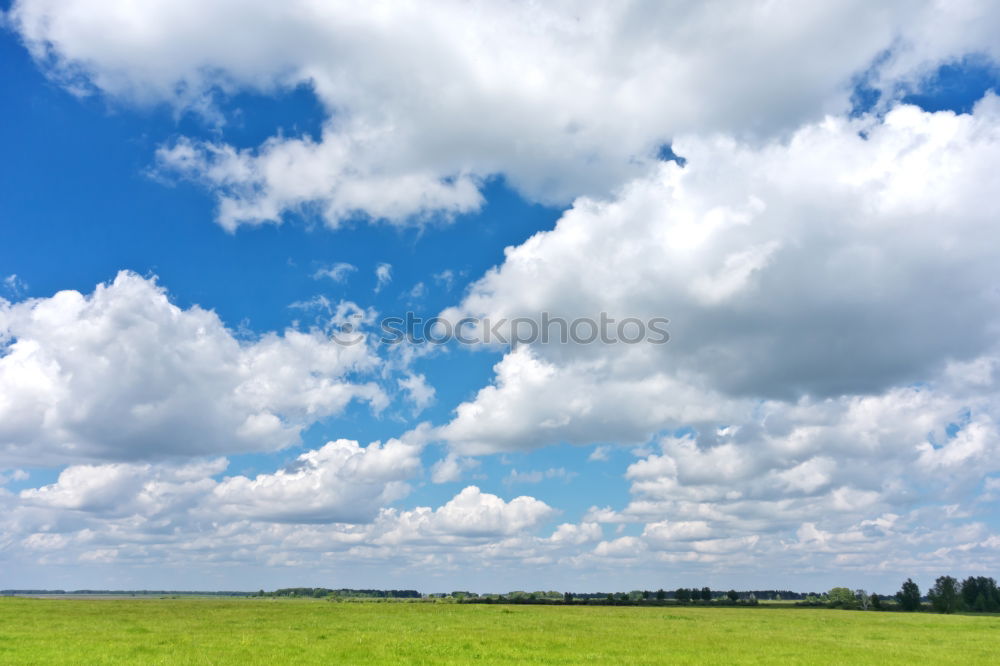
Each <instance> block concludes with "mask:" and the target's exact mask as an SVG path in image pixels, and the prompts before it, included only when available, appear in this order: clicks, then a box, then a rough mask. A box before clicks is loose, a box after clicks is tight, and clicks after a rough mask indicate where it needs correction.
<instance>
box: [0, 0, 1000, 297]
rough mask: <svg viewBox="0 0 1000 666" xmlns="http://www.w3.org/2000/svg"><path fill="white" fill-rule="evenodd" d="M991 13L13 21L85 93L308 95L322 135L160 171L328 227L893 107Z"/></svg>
mask: <svg viewBox="0 0 1000 666" xmlns="http://www.w3.org/2000/svg"><path fill="white" fill-rule="evenodd" d="M996 11H997V10H996V6H995V5H994V4H992V3H986V2H968V3H963V4H962V5H961V7H952V6H949V7H947V8H945V7H943V6H941V5H940V4H939V3H935V2H931V1H927V2H918V3H912V2H909V3H890V4H888V5H880V6H878V7H873V6H871V5H870V3H863V2H828V3H827V2H822V3H817V2H813V3H808V4H802V3H771V2H753V3H742V4H740V5H739V6H738V7H733V6H732V5H731V4H728V3H691V4H689V5H686V6H685V5H676V4H671V5H669V6H668V5H663V6H651V5H649V4H644V3H638V2H636V3H593V4H592V5H590V6H588V7H587V8H586V9H585V10H584V11H581V10H580V9H579V8H578V7H575V6H569V5H562V4H555V5H553V4H545V5H538V4H530V3H524V4H514V5H510V4H505V5H502V6H500V5H495V4H492V3H485V2H482V3H480V2H476V3H459V2H454V3H451V2H450V3H447V4H445V5H440V4H439V5H436V6H435V8H434V9H428V8H427V7H424V6H418V5H412V4H406V3H403V4H400V3H391V4H381V3H376V4H374V5H365V6H359V5H354V4H350V3H332V4H331V3H322V4H317V3H312V2H306V1H305V0H301V1H296V2H292V3H282V4H281V5H280V6H279V5H275V4H273V3H269V2H264V1H263V0H261V1H255V2H231V1H226V2H213V3H207V4H206V3H202V2H194V1H191V0H185V1H177V0H173V1H170V2H167V1H165V0H164V1H157V2H147V3H143V5H142V6H141V7H140V8H136V7H132V6H131V5H128V4H127V3H120V2H103V3H99V4H97V5H95V4H93V3H89V2H85V1H84V0H74V1H72V2H66V1H65V0H62V1H59V2H56V1H54V0H19V1H18V2H16V3H15V5H14V7H13V9H12V10H11V13H10V18H11V20H12V22H13V25H14V26H15V27H16V29H17V30H18V31H19V32H20V34H21V36H22V37H23V39H24V41H25V43H26V44H27V46H28V48H29V49H30V50H31V52H32V54H33V55H34V56H35V58H36V59H37V60H38V62H39V63H42V64H43V65H44V66H45V67H46V68H47V69H48V71H49V72H50V73H51V74H52V75H53V76H54V77H56V78H58V79H59V80H61V81H63V82H64V83H66V85H68V86H69V87H70V88H71V89H72V90H74V91H76V92H79V93H86V92H88V91H91V90H94V89H97V90H100V91H103V92H105V93H107V94H109V95H111V96H113V97H115V98H118V99H122V100H126V101H128V102H135V103H138V104H152V103H157V102H162V101H166V102H168V103H171V104H174V105H177V106H178V107H181V108H193V109H196V110H199V111H201V112H203V113H204V114H206V115H208V116H210V117H216V118H218V116H219V112H218V111H217V107H216V105H215V104H214V103H213V99H214V97H215V96H218V95H228V94H231V93H234V92H237V91H242V90H252V91H257V92H261V93H264V94H274V93H276V92H278V91H281V90H287V89H289V88H290V87H293V86H296V85H300V84H308V85H310V86H311V87H312V89H313V91H314V92H315V94H316V95H317V97H318V99H319V100H320V102H321V103H322V105H323V107H324V109H325V110H326V113H327V114H328V117H327V119H326V122H325V124H324V127H323V130H322V135H321V136H320V137H319V138H317V139H314V138H311V137H308V136H299V137H295V136H292V137H286V136H281V135H279V136H276V137H273V138H271V139H269V140H267V141H266V142H264V143H263V144H262V145H261V146H259V147H257V148H256V149H252V150H240V149H237V148H235V147H233V146H230V145H227V144H225V143H213V142H208V143H202V142H195V141H192V140H190V139H185V138H182V139H180V140H179V141H177V142H176V143H174V144H172V145H169V146H164V147H163V148H162V149H161V150H160V152H159V160H160V163H161V165H162V166H163V167H164V168H165V169H168V170H173V171H176V172H177V173H180V174H182V175H185V176H188V177H191V178H194V179H197V180H199V181H201V182H203V183H204V184H205V185H206V186H208V187H209V188H211V189H212V190H213V191H215V192H216V193H217V195H218V198H219V221H220V223H222V224H223V225H224V226H225V227H226V228H228V229H234V228H236V227H237V226H238V225H240V224H260V223H263V222H268V221H280V219H281V218H282V215H283V214H284V213H285V212H286V211H289V210H292V211H310V212H312V211H315V212H316V213H318V214H319V215H320V216H321V217H323V218H324V219H325V220H326V221H327V222H328V223H329V224H330V225H337V224H339V223H340V222H341V221H343V220H344V219H346V218H350V217H353V216H356V215H363V216H369V217H374V218H381V219H386V220H389V221H392V222H397V223H406V222H409V221H412V220H413V219H414V218H417V219H421V218H423V217H425V216H427V215H429V214H436V213H444V214H452V213H460V212H467V211H471V210H475V209H477V208H478V207H479V206H480V205H481V204H482V197H481V196H480V194H479V187H480V185H481V183H482V181H483V180H484V179H485V178H487V177H489V176H491V175H493V174H503V175H504V177H505V178H506V180H507V182H509V183H511V184H512V185H513V186H514V187H516V188H518V189H519V190H520V191H521V192H522V193H524V194H525V195H526V196H528V197H530V198H532V199H536V200H540V201H547V202H565V201H569V200H570V199H572V198H573V197H575V196H578V195H581V194H603V193H605V192H607V191H608V189H609V188H612V187H614V186H615V185H618V184H620V183H622V182H625V181H626V180H628V179H630V178H632V177H635V176H636V175H639V174H641V173H643V172H644V171H645V169H646V167H647V165H648V164H649V163H651V162H652V161H653V160H655V157H656V154H657V151H658V149H659V147H660V146H661V145H662V144H663V143H664V142H668V141H670V140H671V139H672V138H673V137H674V136H675V135H677V134H680V133H684V132H691V131H706V132H712V131H718V130H721V131H727V132H735V133H738V134H756V135H769V134H773V133H781V132H784V131H787V130H788V129H790V128H792V127H795V126H797V125H798V124H800V123H802V122H804V121H810V120H813V119H815V118H817V117H818V116H820V115H821V114H823V113H829V112H842V111H845V110H846V109H847V108H848V107H849V104H850V101H849V100H850V94H851V90H852V87H853V83H854V82H855V80H857V79H859V78H865V80H866V81H867V82H868V84H869V85H871V86H873V87H875V88H878V89H881V90H882V91H884V92H885V93H887V97H890V98H891V97H892V96H894V95H896V94H897V93H898V92H899V91H900V90H905V89H907V88H908V87H913V86H915V85H919V83H920V81H921V78H922V77H923V76H924V75H926V74H927V72H928V71H930V70H931V69H933V67H935V66H936V65H938V64H940V63H942V62H949V61H953V60H956V59H958V58H961V57H962V56H965V55H967V54H980V55H985V56H987V57H992V56H995V55H996V52H997V47H996V40H995V39H994V33H995V26H996V25H997V14H996ZM789 54H794V57H790V56H789ZM775 72H780V74H781V75H780V76H775ZM219 120H221V118H219ZM714 288H721V287H720V286H719V285H716V287H714Z"/></svg>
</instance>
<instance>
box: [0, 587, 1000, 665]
mask: <svg viewBox="0 0 1000 666" xmlns="http://www.w3.org/2000/svg"><path fill="white" fill-rule="evenodd" d="M469 662H473V663H475V662H481V663H500V662H527V663H552V664H579V663H632V664H642V663H674V664H676V663H681V664H686V663H710V664H762V663H782V664H846V663H870V664H904V663H905V664H913V663H923V664H996V663H1000V617H997V616H984V615H976V616H972V615H936V614H930V613H878V612H853V611H839V610H827V609H812V608H795V607H793V606H789V605H786V604H782V605H779V606H772V607H769V606H766V605H761V606H760V607H756V608H711V607H669V606H668V607H613V606H592V607H586V606H568V607H562V606H505V605H468V604H453V603H404V602H395V603H375V602H367V603H365V602H359V603H334V602H328V601H313V600H276V599H183V598H181V599H136V600H132V599H24V598H0V663H2V664H34V663H46V664H49V663H52V664H60V663H62V664H70V663H71V664H133V663H140V664H282V663H294V664H312V663H315V664H320V663H322V664H330V663H350V664H369V663H418V664H421V663H427V664H430V663H435V664H436V663H454V664H460V663H462V664H464V663H469Z"/></svg>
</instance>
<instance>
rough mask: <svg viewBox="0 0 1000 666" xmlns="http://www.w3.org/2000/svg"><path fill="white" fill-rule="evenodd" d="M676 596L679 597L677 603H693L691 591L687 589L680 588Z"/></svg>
mask: <svg viewBox="0 0 1000 666" xmlns="http://www.w3.org/2000/svg"><path fill="white" fill-rule="evenodd" d="M674 596H675V597H677V601H691V590H689V589H687V588H686V587H679V588H677V592H675V593H674Z"/></svg>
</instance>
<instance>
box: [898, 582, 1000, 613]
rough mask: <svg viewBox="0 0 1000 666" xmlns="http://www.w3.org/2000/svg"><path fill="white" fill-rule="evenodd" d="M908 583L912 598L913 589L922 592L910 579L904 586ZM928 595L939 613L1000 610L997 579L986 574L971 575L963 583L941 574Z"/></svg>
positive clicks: (999, 592) (917, 592) (932, 605)
mask: <svg viewBox="0 0 1000 666" xmlns="http://www.w3.org/2000/svg"><path fill="white" fill-rule="evenodd" d="M907 583H909V584H910V588H911V592H910V598H912V596H913V594H914V591H913V590H915V593H916V594H919V593H920V588H918V587H917V584H916V583H914V582H913V581H912V580H909V579H907V581H906V583H904V584H903V587H904V588H905V587H906V586H907ZM927 597H928V599H929V600H930V602H931V607H932V608H933V609H934V610H935V611H937V612H938V613H954V612H955V611H966V612H974V613H995V612H997V611H1000V589H998V588H997V582H996V581H995V580H993V579H992V578H987V577H985V576H975V577H973V576H969V577H968V578H966V579H965V580H963V581H962V582H961V583H959V582H958V581H957V580H956V579H955V578H952V577H951V576H941V577H939V578H938V579H937V580H936V581H934V587H932V588H931V589H930V591H929V592H928V593H927ZM908 610H910V609H908ZM913 610H915V609H913Z"/></svg>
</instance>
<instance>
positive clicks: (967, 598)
mask: <svg viewBox="0 0 1000 666" xmlns="http://www.w3.org/2000/svg"><path fill="white" fill-rule="evenodd" d="M961 597H962V606H963V607H964V608H965V609H967V610H974V611H979V612H984V611H995V610H998V609H1000V590H998V589H997V582H996V581H995V580H993V579H992V578H987V577H985V576H977V577H975V578H974V577H972V576H969V577H968V578H966V579H965V580H963V581H962V588H961Z"/></svg>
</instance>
